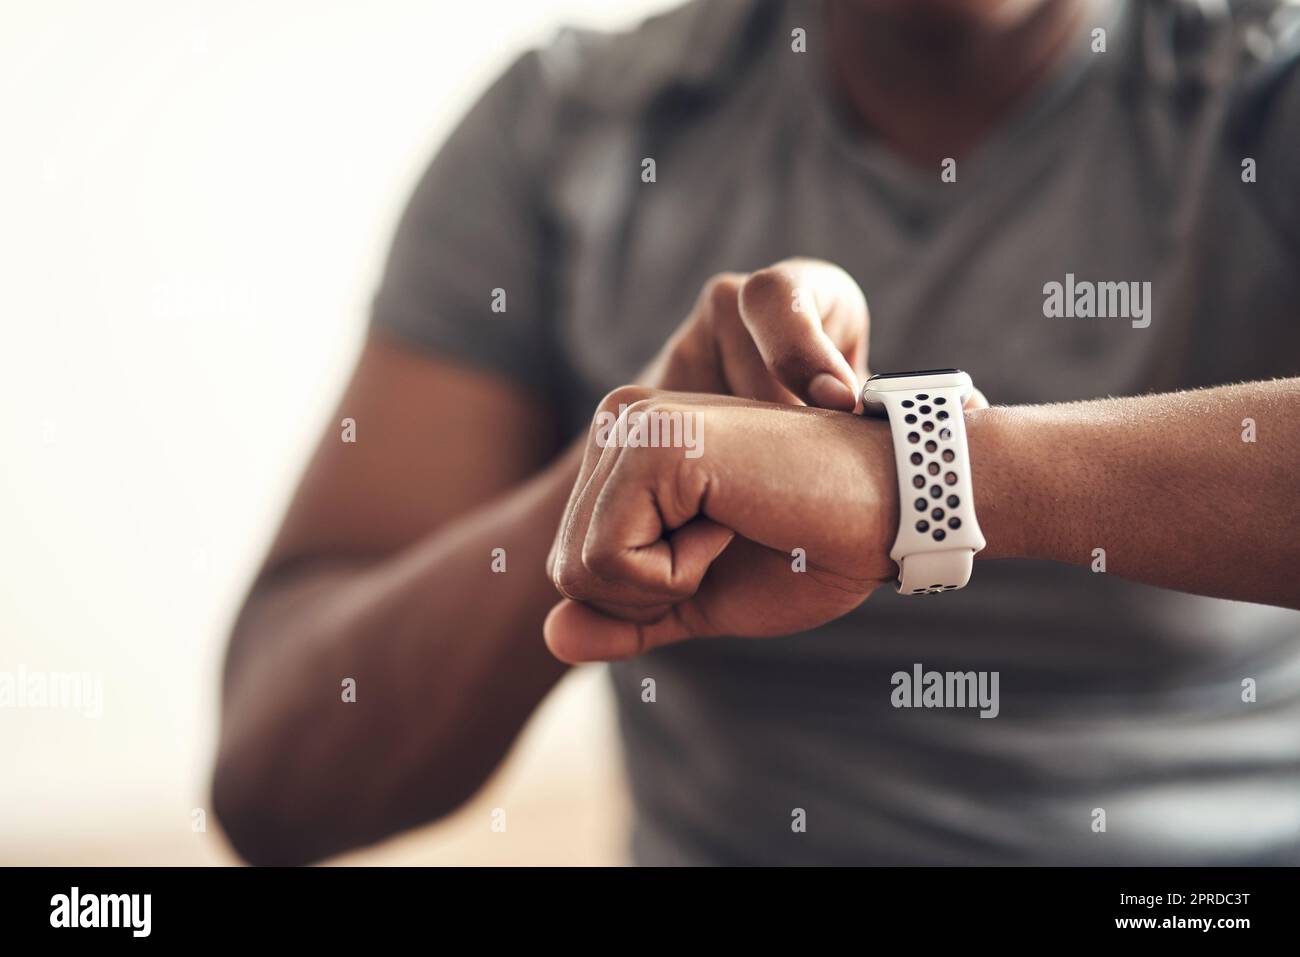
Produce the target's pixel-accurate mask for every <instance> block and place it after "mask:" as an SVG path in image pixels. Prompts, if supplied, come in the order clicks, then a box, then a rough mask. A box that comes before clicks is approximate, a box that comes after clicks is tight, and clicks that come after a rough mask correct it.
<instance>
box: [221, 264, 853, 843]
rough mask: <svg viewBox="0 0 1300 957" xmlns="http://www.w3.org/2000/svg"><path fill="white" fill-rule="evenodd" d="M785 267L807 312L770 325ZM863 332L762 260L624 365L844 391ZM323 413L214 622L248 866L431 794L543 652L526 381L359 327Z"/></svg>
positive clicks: (546, 498)
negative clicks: (258, 554)
mask: <svg viewBox="0 0 1300 957" xmlns="http://www.w3.org/2000/svg"><path fill="white" fill-rule="evenodd" d="M794 286H798V287H799V288H801V289H803V290H804V291H805V292H806V293H807V296H808V306H807V309H806V311H805V313H804V314H803V315H801V316H799V317H797V321H796V322H794V323H786V322H780V321H777V320H779V319H780V317H781V315H782V312H781V310H783V309H784V308H785V307H786V306H787V305H788V304H789V303H790V302H791V293H792V288H793V287H794ZM866 333H867V314H866V304H865V301H864V300H863V299H862V296H861V293H860V292H859V291H858V290H857V287H856V286H855V285H853V284H852V281H851V280H850V279H849V278H848V277H847V275H846V274H844V273H843V271H842V270H839V269H837V268H835V267H832V266H829V265H827V264H824V263H814V262H811V261H807V260H795V261H790V262H788V263H780V264H777V265H776V266H774V267H773V268H772V269H769V270H763V271H760V272H759V273H755V274H754V275H753V276H752V277H745V276H740V275H723V276H718V277H715V278H714V279H713V280H711V281H710V282H709V283H708V284H707V285H706V287H705V289H704V291H703V292H702V293H701V295H700V297H699V300H698V302H697V303H696V305H695V308H694V309H693V310H692V312H691V314H690V315H689V316H687V318H686V320H685V321H684V322H683V324H682V326H681V328H680V329H679V330H678V332H677V334H675V335H674V336H673V337H672V339H671V341H670V342H669V343H668V344H667V345H666V346H665V348H664V350H663V352H662V353H661V354H660V355H659V356H658V357H657V359H656V360H655V361H654V362H653V363H652V364H651V365H650V367H649V368H648V369H647V370H646V371H645V372H644V373H643V375H642V379H643V381H645V382H647V383H650V384H652V385H655V386H661V387H671V388H679V389H693V390H699V391H715V392H730V391H736V392H740V393H748V394H758V395H763V396H765V397H771V398H774V399H776V400H777V401H785V402H797V401H799V400H798V399H796V398H795V393H798V394H799V395H805V396H807V397H808V398H809V399H810V400H815V399H817V398H819V397H820V398H822V399H824V400H825V401H826V402H827V404H836V403H838V404H839V405H840V406H842V407H845V408H847V407H851V406H852V404H853V395H854V391H855V388H856V372H855V370H854V368H853V367H852V366H851V363H852V365H853V366H856V367H857V368H858V369H860V368H861V367H862V366H863V364H864V363H865V358H866ZM819 373H825V375H822V376H821V379H822V380H823V381H821V383H820V384H819V383H818V382H817V379H818V374H819ZM827 378H833V379H837V380H838V382H839V384H838V385H837V384H836V383H829V384H828V383H827V382H826V381H825V380H826V379H827ZM828 386H829V388H828ZM343 416H348V417H351V418H353V419H355V420H356V422H357V429H358V441H357V442H356V444H355V445H351V444H344V443H342V442H340V441H339V434H338V432H336V431H335V430H334V429H333V428H331V429H330V430H328V431H327V432H326V434H325V437H324V439H323V440H322V442H321V444H320V447H319V449H318V451H317V453H316V457H315V460H314V461H313V462H312V464H311V467H310V468H309V469H308V471H307V474H306V475H305V477H304V479H303V481H302V484H301V487H300V488H299V490H298V493H297V495H296V497H295V499H294V501H293V503H292V505H291V506H290V509H289V513H288V515H287V517H286V518H285V521H284V527H283V528H282V529H281V531H280V535H279V537H278V539H277V540H276V542H275V545H274V546H273V548H272V551H271V555H270V556H269V558H268V559H267V562H266V566H265V568H264V569H263V570H262V573H261V575H260V576H259V577H258V580H257V581H256V583H255V584H254V587H253V589H252V591H251V593H250V595H249V597H248V600H247V603H246V605H245V607H244V610H243V613H242V614H241V616H240V618H239V620H238V622H237V624H236V627H235V629H234V634H233V635H232V637H231V643H230V650H229V654H228V658H227V664H226V679H225V688H224V695H223V707H222V735H221V746H220V750H219V755H218V762H217V770H216V776H215V780H214V784H213V792H214V802H215V804H216V807H217V811H218V814H219V816H220V818H221V820H222V822H223V824H224V825H225V827H226V829H227V831H228V832H229V834H230V836H231V838H232V840H233V842H234V844H235V846H236V848H237V849H238V850H239V851H240V853H241V854H243V855H244V856H245V857H246V858H248V859H249V860H252V861H255V862H286V861H290V862H297V861H307V860H313V859H316V858H319V857H323V856H325V855H327V854H331V853H334V852H336V851H339V850H343V849H345V848H349V847H353V846H356V845H359V844H364V843H368V842H370V841H373V840H376V839H378V838H381V837H384V836H387V835H388V834H391V833H395V832H397V831H400V830H402V829H404V828H407V827H410V826H413V825H415V824H419V823H423V822H425V821H428V820H431V819H433V818H436V817H438V816H440V815H442V814H445V813H447V812H448V811H450V810H452V809H454V808H455V807H456V806H457V805H459V804H460V803H461V802H463V801H464V800H465V799H466V798H468V797H469V796H470V795H471V794H473V792H474V791H475V790H476V789H477V788H478V786H479V785H480V784H481V783H482V782H483V781H484V779H485V778H486V777H487V775H488V774H489V773H490V772H491V770H492V769H493V767H495V765H496V764H497V762H498V761H499V760H500V759H501V757H502V755H503V754H504V753H505V751H506V749H507V748H508V747H509V745H510V742H511V741H512V740H513V738H514V737H515V735H516V733H517V732H518V730H519V728H520V727H521V725H522V724H523V722H524V721H525V719H526V718H527V716H528V715H529V713H530V712H531V711H532V710H533V708H534V707H535V706H536V704H537V703H538V701H539V700H540V699H541V698H542V697H543V696H544V695H545V694H546V692H547V691H548V690H549V689H550V687H551V686H552V685H553V684H554V683H555V681H556V680H557V678H558V677H559V676H560V675H561V674H562V673H563V670H564V666H562V665H560V664H559V663H558V662H557V661H556V660H555V659H554V658H553V657H551V655H550V654H549V653H548V652H547V650H546V646H545V645H544V644H543V642H542V640H541V634H542V623H543V620H544V619H545V616H546V613H547V611H548V610H549V609H550V607H551V606H552V605H553V604H554V603H555V597H556V596H555V590H554V588H553V586H552V584H551V582H550V580H549V578H548V576H547V574H546V570H545V569H546V557H547V551H548V549H549V548H550V545H551V541H552V539H553V538H554V535H555V528H556V526H557V524H558V522H559V519H560V516H561V515H562V514H563V511H564V506H565V502H566V500H567V499H568V497H569V493H570V490H571V489H572V487H573V484H574V479H575V478H576V476H577V473H578V464H579V462H580V460H581V452H582V447H581V444H579V445H575V446H574V447H573V448H572V449H571V450H570V451H568V452H565V453H563V454H560V455H558V456H556V449H557V448H558V442H557V439H556V433H557V426H556V423H555V421H554V420H553V416H552V414H551V413H550V412H549V411H548V410H546V409H545V408H542V407H540V406H539V404H538V402H537V401H536V400H535V399H534V398H533V397H531V396H530V395H528V394H526V393H525V392H523V391H522V390H519V389H516V388H514V387H512V386H510V385H509V384H508V383H507V382H506V381H505V380H503V379H500V378H497V377H495V376H491V375H486V374H482V373H474V372H468V371H466V370H463V369H458V368H457V367H455V366H450V365H447V364H445V363H442V362H439V361H436V360H431V359H429V358H428V357H423V356H418V355H415V354H413V353H408V352H405V351H403V350H402V349H399V348H397V347H395V346H392V345H386V344H385V343H384V342H383V341H381V340H373V341H371V343H370V344H369V345H368V346H367V348H366V350H365V353H364V354H363V356H362V358H361V361H360V363H359V365H358V368H357V371H356V374H355V376H354V379H353V381H352V384H351V386H350V387H349V389H348V393H347V395H346V396H345V397H344V399H343V402H342V404H341V405H340V409H339V416H338V417H339V418H341V417H343ZM336 421H337V419H336ZM553 456H555V457H554V459H553V461H552V462H551V464H550V465H545V463H546V461H547V460H548V459H550V458H552V457H553ZM544 466H545V467H544ZM539 470H540V471H539ZM497 548H501V549H504V550H505V561H506V572H505V573H504V574H500V573H495V572H493V571H492V568H491V557H492V552H493V549H497ZM346 678H352V679H354V680H355V681H356V701H355V703H348V702H344V701H343V700H342V695H341V685H342V682H343V681H344V679H346Z"/></svg>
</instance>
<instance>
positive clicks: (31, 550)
mask: <svg viewBox="0 0 1300 957" xmlns="http://www.w3.org/2000/svg"><path fill="white" fill-rule="evenodd" d="M665 6H667V4H666V3H664V2H663V0H630V2H624V3H620V4H617V5H615V4H609V3H603V2H599V0H551V2H548V3H545V4H533V3H526V2H519V0H516V2H510V0H474V2H473V3H463V4H453V3H445V2H431V0H426V2H415V0H384V2H381V3H363V2H361V0H346V2H343V0H339V2H321V0H311V2H307V0H273V2H265V0H258V2H254V0H241V2H232V0H151V2H142V0H132V2H126V0H124V2H118V3H111V4H109V3H99V2H94V0H83V2H59V0H42V2H40V3H19V2H17V0H5V2H4V3H3V6H2V7H0V11H2V12H0V122H2V124H3V125H2V127H0V137H3V144H4V146H3V151H2V152H0V317H2V320H3V323H4V336H3V347H0V409H2V410H3V415H2V417H0V418H2V424H0V429H3V432H2V433H0V434H2V435H3V440H2V441H3V459H2V460H3V468H2V469H0V672H5V671H8V672H15V671H16V670H17V669H18V668H19V667H25V668H27V669H29V670H43V671H71V672H93V673H99V674H101V675H102V677H103V682H104V704H103V717H102V718H101V719H100V720H94V719H91V718H87V717H85V716H83V715H82V714H81V713H79V712H73V711H67V710H37V709H31V708H12V707H9V708H0V863H36V864H42V863H50V864H55V863H87V864H112V863H122V864H135V863H156V864H164V863H207V862H217V863H220V862H227V861H230V860H232V858H231V856H230V854H229V851H228V850H227V849H226V847H225V844H224V841H223V839H222V837H221V836H220V834H219V829H218V828H217V826H216V822H215V821H214V820H212V819H211V818H209V820H208V831H207V832H206V833H194V832H193V831H192V830H191V811H192V809H193V808H202V807H206V805H207V794H206V787H207V775H208V771H209V762H210V760H211V755H212V749H213V746H214V743H215V736H216V714H217V689H218V671H219V666H220V661H221V654H222V648H223V643H224V639H225V632H226V629H227V628H228V626H229V623H230V621H231V619H232V616H233V614H234V612H235V609H236V604H237V602H238V600H239V598H240V596H241V594H242V590H243V589H244V587H245V586H246V584H247V582H248V581H249V579H250V577H251V575H252V574H253V572H254V570H255V568H256V565H257V563H258V562H259V560H260V557H261V554H262V550H263V549H264V548H265V547H266V545H267V543H268V541H269V538H270V535H271V534H272V532H273V530H274V526H275V523H276V522H277V520H278V517H279V513H280V510H281V508H282V506H283V505H284V503H285V501H286V500H287V497H288V495H289V493H290V491H291V489H292V487H293V485H294V483H295V481H296V478H297V473H298V469H299V468H300V467H301V465H302V464H303V463H304V461H305V458H306V456H307V454H308V452H309V450H310V448H311V446H312V445H313V443H314V441H315V439H316V437H317V434H318V432H319V430H320V428H321V427H322V426H323V425H324V424H325V421H326V418H327V416H328V415H329V413H330V410H331V407H332V405H333V403H334V401H335V399H336V397H337V394H338V390H339V389H340V387H341V385H342V383H343V381H344V378H345V376H346V374H347V372H348V370H349V368H350V365H351V362H352V360H353V358H354V357H355V354H356V351H357V349H358V346H359V344H360V341H361V336H362V333H363V330H364V324H365V315H366V307H367V303H368V300H369V297H370V294H371V292H372V290H373V288H374V285H375V283H376V281H377V279H378V275H379V270H380V268H381V266H382V261H383V256H384V253H385V251H386V247H387V243H388V239H389V236H390V234H391V230H392V228H393V226H394V224H395V221H396V217H397V215H398V213H399V212H400V210H401V207H402V205H403V203H404V202H405V199H406V196H407V194H408V191H409V190H410V188H411V187H412V186H413V184H414V182H415V179H416V177H417V176H418V175H419V173H420V171H421V170H422V168H423V167H424V165H425V164H426V163H427V161H428V160H429V158H430V157H431V155H432V153H433V151H434V150H435V148H436V146H437V145H438V144H439V143H440V142H441V140H442V138H443V137H444V136H445V135H446V133H447V132H448V131H449V129H450V125H451V124H452V123H454V122H455V121H456V120H457V118H458V117H459V116H460V115H461V114H462V113H463V112H464V110H465V109H467V108H468V106H469V105H470V103H472V102H473V100H474V98H475V97H476V95H477V94H478V92H479V91H480V90H482V89H483V88H484V87H485V86H486V84H487V83H489V82H490V81H491V79H492V78H493V77H494V76H495V75H496V73H497V72H499V71H500V70H501V69H502V68H503V67H504V66H505V65H506V64H507V63H508V62H509V60H510V59H511V58H512V57H513V56H514V55H516V54H517V53H518V52H520V51H521V50H523V49H524V48H525V47H527V46H530V45H535V44H538V43H541V42H545V41H546V40H547V39H548V38H549V37H550V36H551V35H552V33H553V32H554V30H555V29H556V27H558V26H559V25H561V24H565V23H580V24H585V25H591V26H596V27H602V28H618V27H622V26H626V25H630V24H632V23H634V22H635V21H637V20H639V19H640V18H641V17H642V16H644V15H646V14H647V13H649V12H652V11H654V10H655V9H659V8H663V7H665ZM603 677H604V676H603V675H602V674H601V673H599V672H598V671H595V670H592V671H588V672H582V673H578V674H575V675H571V676H570V678H569V679H567V680H566V682H565V683H564V684H563V685H562V686H561V688H560V690H559V692H557V694H556V695H554V696H553V697H552V698H551V700H550V701H549V702H548V703H547V705H546V707H545V708H544V710H543V711H542V712H541V713H540V714H539V716H538V718H537V719H536V720H535V721H534V722H533V724H532V725H531V726H530V727H529V729H528V731H527V732H526V735H525V738H524V739H523V741H522V742H521V744H520V746H519V747H517V748H516V751H515V753H514V755H513V756H512V758H511V760H510V762H509V763H508V765H507V768H506V769H505V771H504V772H503V773H501V774H500V775H498V777H497V778H496V779H494V781H493V782H492V783H491V784H490V785H489V787H488V789H487V791H486V793H485V794H483V795H482V796H480V798H479V799H477V800H476V801H475V802H473V803H472V804H471V805H470V806H469V807H467V808H466V809H465V810H464V811H462V812H461V813H459V814H458V815H456V816H455V817H454V818H452V819H451V820H450V821H448V822H446V823H444V824H440V825H437V826H435V827H433V828H428V829H425V830H424V831H422V832H419V833H418V834H416V835H413V836H408V837H406V838H404V839H401V840H398V841H395V842H390V843H389V844H388V845H386V846H385V847H382V848H379V849H376V850H372V851H369V852H365V853H362V854H359V855H353V856H351V857H350V858H348V859H349V860H356V861H367V862H370V861H373V862H386V861H400V862H402V863H415V862H422V861H429V862H465V863H477V862H483V863H489V862H491V863H497V862H509V861H518V862H555V863H569V862H588V861H590V862H603V861H612V860H617V859H618V858H619V856H620V855H621V852H622V840H623V837H622V833H621V832H622V828H623V825H624V820H623V818H624V811H623V803H622V797H621V783H620V769H619V767H618V755H617V749H616V740H615V738H614V731H613V728H612V725H611V717H610V708H609V703H608V701H607V699H606V697H605V695H606V692H605V687H604V683H603ZM497 805H500V806H503V807H506V808H507V810H508V813H509V819H508V820H509V828H508V831H507V833H506V834H504V835H502V834H492V833H491V832H490V831H489V827H488V824H489V810H488V809H489V808H490V807H492V806H497Z"/></svg>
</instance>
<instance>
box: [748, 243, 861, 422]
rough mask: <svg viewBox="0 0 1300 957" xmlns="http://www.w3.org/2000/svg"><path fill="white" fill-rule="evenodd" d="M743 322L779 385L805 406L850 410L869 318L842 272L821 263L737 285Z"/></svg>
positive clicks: (788, 266) (763, 272) (790, 264)
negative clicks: (740, 285) (804, 403)
mask: <svg viewBox="0 0 1300 957" xmlns="http://www.w3.org/2000/svg"><path fill="white" fill-rule="evenodd" d="M740 317H741V319H742V321H743V322H744V323H745V328H746V329H748V330H749V334H750V335H751V336H752V337H753V340H754V344H755V345H756V346H757V347H758V351H759V354H760V355H761V356H762V357H763V361H764V363H765V364H766V365H767V367H768V368H769V369H770V370H771V371H772V374H773V375H774V376H775V377H776V378H777V380H778V381H779V382H780V383H781V384H782V385H784V386H785V387H786V388H788V389H789V390H790V391H791V392H793V393H794V394H795V395H797V396H799V397H800V398H801V399H803V400H804V401H805V402H807V403H808V404H809V405H817V406H821V407H822V408H827V409H839V410H843V411H851V410H852V409H853V408H854V406H855V405H856V404H857V397H858V387H859V382H858V373H859V372H862V373H865V371H866V356H867V340H868V335H869V332H870V324H871V317H870V313H869V311H868V309H867V300H866V297H865V296H863V294H862V290H861V289H860V288H859V287H858V284H857V283H856V282H854V281H853V278H852V277H851V276H850V275H849V274H848V273H846V272H845V271H844V270H843V269H841V268H840V267H839V266H836V265H833V264H832V263H828V262H825V261H822V260H818V259H787V260H784V261H782V262H779V263H777V264H776V265H774V266H769V267H767V268H766V269H760V270H759V271H758V272H756V273H753V274H751V275H750V276H749V278H748V279H746V280H745V283H744V285H743V286H742V287H741V290H740Z"/></svg>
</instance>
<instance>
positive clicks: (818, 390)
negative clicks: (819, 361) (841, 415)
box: [808, 372, 858, 412]
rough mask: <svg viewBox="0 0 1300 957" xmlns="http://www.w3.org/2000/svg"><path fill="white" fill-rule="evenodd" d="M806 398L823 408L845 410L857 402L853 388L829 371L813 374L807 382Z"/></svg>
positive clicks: (851, 407) (848, 409) (850, 408)
mask: <svg viewBox="0 0 1300 957" xmlns="http://www.w3.org/2000/svg"><path fill="white" fill-rule="evenodd" d="M808 398H810V399H812V401H813V404H814V405H819V406H821V407H822V408H823V409H843V410H844V411H846V412H848V411H851V410H852V409H853V407H854V406H855V405H857V403H858V397H857V396H855V395H854V394H853V390H852V389H850V388H849V387H848V386H846V385H845V384H844V383H843V382H841V381H840V380H839V379H837V378H835V376H833V375H831V374H830V373H829V372H819V373H817V375H815V376H813V380H812V381H811V382H809V383H808Z"/></svg>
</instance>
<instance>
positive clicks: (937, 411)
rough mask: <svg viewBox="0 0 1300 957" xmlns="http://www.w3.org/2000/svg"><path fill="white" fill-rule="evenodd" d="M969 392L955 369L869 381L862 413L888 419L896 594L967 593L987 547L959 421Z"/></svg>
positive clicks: (968, 385) (963, 375)
mask: <svg viewBox="0 0 1300 957" xmlns="http://www.w3.org/2000/svg"><path fill="white" fill-rule="evenodd" d="M974 388H975V387H974V385H972V383H971V379H970V376H968V375H967V374H966V373H965V372H962V371H961V370H960V369H926V370H924V371H921V372H891V373H887V374H884V375H873V376H872V377H871V378H870V379H868V380H867V383H866V385H865V386H863V388H862V414H863V415H870V416H875V417H882V416H883V417H887V418H888V419H889V430H890V432H891V434H892V436H893V440H894V462H895V464H896V465H897V467H898V506H899V508H898V515H899V519H898V537H897V538H895V539H894V547H893V549H891V550H890V552H889V557H890V558H892V559H893V560H894V561H895V562H896V563H897V564H898V592H899V594H900V595H933V594H937V593H939V592H944V591H952V590H953V589H956V588H962V587H964V586H965V585H966V583H967V582H968V581H970V573H971V566H972V565H974V563H975V553H976V552H978V551H979V550H980V549H981V548H983V547H984V536H983V535H982V534H980V528H979V523H978V522H976V521H975V499H974V495H973V494H972V492H971V473H970V454H969V452H968V451H967V448H966V424H965V419H964V417H963V415H962V407H963V406H964V405H965V403H966V400H967V398H969V397H970V394H971V392H972V391H973V390H974Z"/></svg>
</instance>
